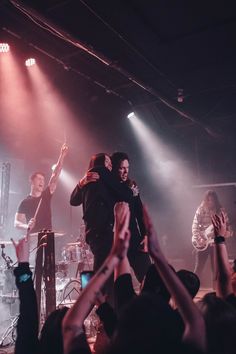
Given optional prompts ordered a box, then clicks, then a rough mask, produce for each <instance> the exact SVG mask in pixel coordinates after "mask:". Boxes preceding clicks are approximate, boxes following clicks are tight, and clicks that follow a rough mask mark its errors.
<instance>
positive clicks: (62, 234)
mask: <svg viewBox="0 0 236 354" xmlns="http://www.w3.org/2000/svg"><path fill="white" fill-rule="evenodd" d="M52 232H54V237H61V236H64V235H65V232H56V231H50V232H49V231H46V232H33V233H32V234H30V236H32V237H35V236H38V234H39V233H41V234H45V235H46V234H48V233H52Z"/></svg>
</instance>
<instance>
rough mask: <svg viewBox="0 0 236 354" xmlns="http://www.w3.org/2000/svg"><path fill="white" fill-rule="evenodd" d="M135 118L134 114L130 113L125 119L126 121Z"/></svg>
mask: <svg viewBox="0 0 236 354" xmlns="http://www.w3.org/2000/svg"><path fill="white" fill-rule="evenodd" d="M134 117H135V113H134V112H130V113H129V114H128V115H127V118H128V119H131V118H134Z"/></svg>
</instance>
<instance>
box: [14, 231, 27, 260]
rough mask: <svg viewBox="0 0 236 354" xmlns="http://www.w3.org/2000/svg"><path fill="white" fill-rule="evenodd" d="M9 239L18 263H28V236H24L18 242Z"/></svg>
mask: <svg viewBox="0 0 236 354" xmlns="http://www.w3.org/2000/svg"><path fill="white" fill-rule="evenodd" d="M11 241H12V243H13V245H14V247H15V251H16V257H17V261H18V263H25V262H27V263H29V253H30V251H29V237H28V236H25V237H23V238H21V239H20V240H19V241H18V242H15V241H14V240H13V239H11Z"/></svg>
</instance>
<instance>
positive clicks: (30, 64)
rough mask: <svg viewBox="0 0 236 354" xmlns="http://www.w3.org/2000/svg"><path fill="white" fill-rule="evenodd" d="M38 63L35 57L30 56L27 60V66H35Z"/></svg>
mask: <svg viewBox="0 0 236 354" xmlns="http://www.w3.org/2000/svg"><path fill="white" fill-rule="evenodd" d="M35 64H36V60H35V59H34V58H29V59H27V60H26V61H25V65H26V66H33V65H35Z"/></svg>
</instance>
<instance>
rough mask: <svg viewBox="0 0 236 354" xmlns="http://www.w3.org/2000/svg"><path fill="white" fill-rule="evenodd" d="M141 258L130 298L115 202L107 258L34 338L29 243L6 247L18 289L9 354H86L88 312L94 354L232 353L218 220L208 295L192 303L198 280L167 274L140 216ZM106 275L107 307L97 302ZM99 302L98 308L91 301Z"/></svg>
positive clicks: (234, 309)
mask: <svg viewBox="0 0 236 354" xmlns="http://www.w3.org/2000/svg"><path fill="white" fill-rule="evenodd" d="M143 215H144V224H145V227H146V231H147V243H148V252H149V256H150V258H151V260H152V264H151V265H150V267H149V269H148V272H147V274H146V277H145V279H144V281H143V283H142V287H141V289H140V292H139V294H137V293H136V292H135V291H134V288H133V284H132V278H131V272H130V264H129V260H128V257H127V253H128V249H129V243H130V231H129V224H130V209H129V205H128V203H125V202H119V203H116V204H115V208H114V218H115V227H114V241H113V246H112V248H111V250H110V252H109V255H108V256H107V258H106V259H105V261H104V262H103V264H102V265H101V267H100V268H99V269H98V270H97V272H96V273H95V275H94V276H93V278H92V279H91V281H90V282H89V283H88V285H87V286H86V287H85V289H84V290H83V291H82V292H81V294H80V296H79V297H78V299H77V301H76V302H75V304H74V305H73V306H72V307H71V308H69V309H68V308H63V309H59V310H56V311H55V312H53V313H51V315H50V316H49V317H48V318H47V320H46V321H45V324H44V326H43V328H42V330H41V332H40V334H39V333H38V330H39V329H38V327H39V325H38V313H37V300H36V295H35V290H34V286H33V281H32V273H31V271H30V268H29V240H28V238H27V237H25V238H23V239H21V240H20V241H19V242H18V243H15V242H14V246H15V250H16V256H17V259H18V267H17V268H16V269H15V271H14V274H15V277H16V284H17V287H18V290H19V298H20V315H19V319H18V324H17V339H16V344H15V353H16V354H46V353H50V354H52V353H53V354H62V353H64V354H79V353H91V349H90V346H89V344H88V342H87V338H86V334H85V328H84V322H85V320H86V318H87V316H88V315H89V313H90V311H91V310H92V308H93V307H94V306H97V307H98V308H97V314H98V316H99V317H100V320H101V322H102V323H103V328H104V330H105V332H106V335H107V338H108V340H107V344H106V345H104V347H103V348H102V349H100V350H101V352H102V353H107V354H108V353H109V354H121V353H122V354H126V353H138V354H139V353H140V354H146V353H150V354H151V353H173V354H175V353H176V354H177V353H189V354H192V353H196V354H197V353H209V354H218V353H219V354H233V353H235V352H236V351H235V344H234V333H236V297H235V295H234V290H235V280H234V277H232V274H231V269H230V266H229V261H228V255H227V249H226V245H225V239H224V236H223V235H224V234H225V231H226V222H225V217H224V214H223V213H222V214H221V215H215V216H213V217H212V223H213V226H214V233H215V238H214V245H213V246H212V247H213V252H214V261H215V263H214V264H215V268H214V271H215V286H216V292H212V293H208V294H206V295H205V296H204V297H203V298H202V299H201V300H200V301H199V302H194V301H193V299H194V297H195V295H196V293H197V291H198V289H199V286H200V283H199V279H198V277H197V276H196V275H195V274H194V273H192V272H189V271H187V270H181V271H179V272H175V270H174V269H173V267H172V266H171V265H170V264H168V261H167V259H166V258H165V256H164V254H163V252H162V250H161V247H160V244H159V241H158V235H157V233H156V231H155V229H154V227H153V224H152V221H151V219H150V217H149V215H148V213H147V211H146V210H145V209H144V211H143ZM112 274H114V299H115V305H114V307H112V306H111V305H110V304H109V303H107V302H106V301H104V297H102V296H101V293H102V289H103V288H104V285H105V283H106V281H107V280H108V279H109V278H110V276H111V275H112ZM101 298H103V301H99V305H98V300H100V299H101Z"/></svg>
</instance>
